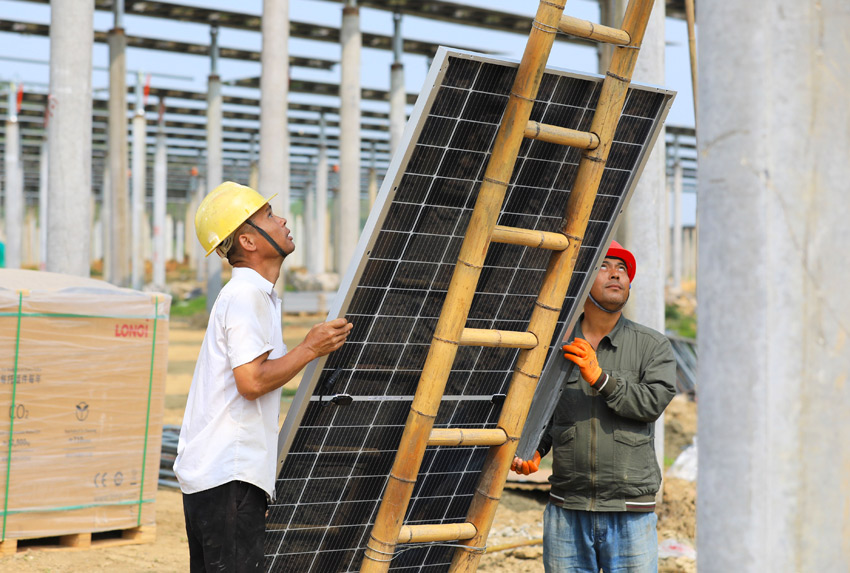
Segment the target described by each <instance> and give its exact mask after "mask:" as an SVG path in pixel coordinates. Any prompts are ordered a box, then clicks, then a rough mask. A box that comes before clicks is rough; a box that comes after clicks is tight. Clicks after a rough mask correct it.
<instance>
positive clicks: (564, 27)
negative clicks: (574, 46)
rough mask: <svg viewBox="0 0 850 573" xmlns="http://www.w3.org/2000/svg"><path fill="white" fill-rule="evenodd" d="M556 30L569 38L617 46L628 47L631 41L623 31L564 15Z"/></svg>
mask: <svg viewBox="0 0 850 573" xmlns="http://www.w3.org/2000/svg"><path fill="white" fill-rule="evenodd" d="M558 29H559V30H561V32H563V33H565V34H569V35H570V36H577V37H579V38H587V39H588V40H593V41H595V42H605V43H606V44H616V45H618V46H625V45H628V44H629V43H631V41H632V38H631V37H630V36H629V33H628V32H626V31H625V30H620V29H619V28H611V27H610V26H603V25H602V24H594V23H593V22H588V21H587V20H581V19H580V18H573V17H572V16H567V15H566V14H565V15H563V16H561V21H560V23H559V24H558Z"/></svg>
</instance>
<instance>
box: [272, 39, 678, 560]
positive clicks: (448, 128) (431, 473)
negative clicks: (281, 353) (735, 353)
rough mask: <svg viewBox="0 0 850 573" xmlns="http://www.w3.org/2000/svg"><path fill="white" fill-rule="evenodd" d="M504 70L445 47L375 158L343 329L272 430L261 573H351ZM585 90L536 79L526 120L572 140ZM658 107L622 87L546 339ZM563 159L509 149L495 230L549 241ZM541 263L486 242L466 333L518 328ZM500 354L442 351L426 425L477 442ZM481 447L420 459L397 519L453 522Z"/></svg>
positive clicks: (563, 191) (532, 252)
mask: <svg viewBox="0 0 850 573" xmlns="http://www.w3.org/2000/svg"><path fill="white" fill-rule="evenodd" d="M517 65H518V64H517V63H515V62H507V61H504V60H499V59H495V58H492V57H488V56H482V55H480V54H473V53H469V52H461V51H453V50H452V51H450V50H446V49H441V50H440V52H438V54H437V56H436V57H435V60H434V63H433V65H432V67H431V71H430V73H429V76H428V78H427V80H426V88H425V89H424V90H423V94H422V95H421V96H420V98H419V100H418V101H417V104H416V107H415V109H414V112H413V114H412V116H411V119H410V122H409V124H408V127H407V130H406V132H405V140H406V145H405V146H404V147H402V148H401V149H403V150H404V152H403V153H397V154H396V155H395V156H394V158H393V161H392V163H391V165H390V168H389V171H388V173H387V176H386V178H385V179H384V184H383V186H382V188H381V191H380V194H379V196H378V199H377V201H376V203H375V206H374V208H373V210H372V212H371V214H370V216H369V220H368V221H367V224H366V228H365V230H364V232H363V234H362V236H361V238H360V242H359V244H358V247H357V252H356V253H355V262H354V263H352V265H351V266H350V267H349V269H348V272H347V274H346V276H345V277H344V279H343V282H342V287H341V288H340V291H339V295H338V296H337V298H336V299H335V302H334V308H332V309H331V312H330V313H329V314H330V316H346V317H347V318H348V319H349V320H350V321H351V322H352V323H353V324H354V329H353V330H352V332H351V334H350V336H349V338H348V341H347V342H346V344H345V345H344V346H343V347H342V348H341V349H340V350H339V351H337V352H335V353H333V354H332V355H330V356H328V357H326V358H325V359H322V360H320V361H317V362H316V363H313V364H311V365H310V366H309V367H308V369H307V370H306V371H305V374H304V377H303V379H302V383H301V385H300V386H299V389H298V392H297V394H296V396H295V398H294V401H293V404H292V406H291V408H290V410H289V412H288V414H287V416H286V419H285V421H284V425H283V428H282V430H281V434H280V442H279V447H280V451H281V458H280V459H281V463H280V467H279V473H278V479H277V483H276V500H275V501H274V503H272V505H271V507H270V511H269V515H268V518H267V523H266V538H265V548H266V549H265V550H266V569H267V570H268V571H303V572H326V571H357V570H359V568H360V563H361V561H362V558H363V552H364V549H365V547H366V544H367V542H368V540H369V532H370V529H371V525H372V523H373V522H374V519H375V515H376V513H377V510H378V507H379V505H380V500H381V495H382V491H383V489H384V487H385V485H386V482H387V479H388V474H389V472H390V469H391V467H392V464H393V460H394V457H395V453H396V450H397V449H398V444H399V440H400V438H401V435H402V432H403V429H404V425H405V421H406V418H407V414H408V411H409V409H410V404H411V402H412V400H413V395H414V393H415V391H416V387H417V384H418V382H419V375H420V372H421V369H422V366H423V364H424V362H425V358H426V355H427V353H428V349H429V343H430V341H431V337H432V335H433V333H434V328H435V326H436V323H437V319H438V317H439V315H440V310H441V308H442V305H443V302H444V300H445V296H446V291H447V289H448V285H449V281H450V279H451V276H452V272H453V268H454V265H455V263H456V261H457V256H458V253H459V250H460V246H461V242H462V241H463V237H464V233H465V231H466V227H467V224H468V222H469V218H470V214H471V212H472V208H473V206H474V202H475V197H476V193H477V190H478V188H479V186H480V184H481V179H482V176H483V173H484V170H485V167H486V165H487V160H488V158H489V152H490V149H491V146H492V143H493V139H494V136H495V134H496V131H497V129H498V126H499V122H500V119H501V116H502V114H503V112H504V109H505V105H506V103H507V100H508V94H509V92H510V89H511V86H512V84H513V80H514V76H515V74H516V69H517ZM601 84H602V78H601V77H600V76H587V75H580V74H577V73H573V72H567V71H560V70H553V69H549V70H547V72H546V74H545V75H544V77H543V80H542V83H541V87H540V90H539V93H538V96H537V99H536V103H535V104H534V108H533V111H532V115H531V119H532V120H535V121H540V122H543V123H547V124H553V125H557V126H563V127H569V128H572V129H578V130H583V131H587V130H588V129H589V126H590V123H591V120H592V117H593V110H594V107H595V104H596V100H597V98H598V96H599V90H600V87H601ZM429 88H430V89H429ZM672 98H673V94H672V93H671V92H669V91H666V90H662V89H659V88H653V87H647V86H639V85H635V84H633V85H632V87H631V88H630V92H629V95H628V98H627V100H626V103H625V108H624V115H623V117H622V118H621V120H620V123H619V125H618V129H617V132H616V136H615V142H614V144H613V147H612V149H611V153H610V156H609V158H608V162H607V165H606V168H605V172H604V175H603V177H602V181H601V184H600V189H599V194H598V196H597V198H596V202H595V203H594V207H593V211H592V214H591V217H590V223H589V225H588V227H587V232H586V234H585V238H584V243H583V246H582V248H581V250H580V253H579V257H578V259H577V261H576V265H575V271H574V273H573V277H572V280H571V283H570V287H569V291H568V294H567V301H566V303H565V305H564V308H563V310H562V312H561V314H560V317H559V323H558V328H556V333H555V336H554V338H553V340H555V341H556V340H559V339H560V337H561V336H563V332H564V330H565V329H566V328H568V327H569V326H570V323H571V321H574V320H575V316H576V315H577V311H578V310H579V308H580V306H581V305H580V304H577V301H583V299H584V293H586V291H587V289H589V286H590V283H591V282H592V281H591V280H590V279H591V278H592V271H593V269H594V265H595V264H596V262H597V260H598V259H599V255H600V249H601V248H602V246H604V245H605V244H607V240H608V238H609V237H610V234H611V232H612V231H613V227H614V223H615V220H616V216H617V214H618V213H619V212H620V211H621V209H622V208H623V207H624V205H625V202H626V201H627V199H628V196H629V194H630V192H631V190H632V188H633V186H634V184H635V182H636V180H637V177H638V174H639V172H640V170H641V168H642V166H643V163H644V162H645V160H646V156H647V154H648V150H649V149H650V148H651V145H652V143H653V142H654V140H655V138H656V137H657V135H658V132H659V130H660V126H661V124H662V122H663V119H664V117H665V116H666V113H667V111H668V109H669V106H670V104H671V103H672ZM579 158H580V152H579V150H577V149H572V148H568V147H564V146H559V145H555V144H550V143H546V142H542V141H532V140H526V141H524V143H523V144H522V147H521V149H520V153H519V158H518V160H517V164H516V168H515V170H514V173H513V176H512V178H511V182H510V185H509V187H508V190H507V194H506V199H505V202H504V205H503V207H502V211H501V214H500V217H499V221H498V224H499V225H506V226H512V227H524V228H529V229H538V230H543V231H551V232H557V231H558V230H559V229H560V228H561V223H562V220H563V217H564V213H565V207H566V204H567V198H568V197H569V194H570V189H571V187H572V184H573V180H574V178H575V174H576V170H577V167H578V163H579ZM549 255H550V253H549V252H548V251H545V250H540V249H531V248H526V247H522V246H516V245H507V244H495V243H494V244H492V245H491V247H490V250H489V252H488V255H487V259H486V261H485V268H484V269H483V271H482V273H481V278H480V281H479V283H478V286H477V290H476V295H475V297H474V299H473V303H472V307H471V310H470V312H469V318H468V321H467V327H470V328H482V329H500V330H514V331H525V330H526V327H527V324H528V320H529V318H530V316H531V312H532V307H533V305H534V301H535V299H536V295H537V293H538V290H539V288H540V285H541V283H542V280H543V276H544V273H545V269H546V265H547V262H548V259H549ZM518 352H519V350H517V349H510V348H481V347H468V346H467V347H460V348H459V350H458V353H457V357H456V359H455V362H454V364H453V366H452V370H451V373H450V375H449V378H448V383H447V386H446V393H445V394H446V395H445V396H444V398H443V401H442V403H441V406H440V409H439V412H438V414H437V418H436V420H435V424H434V427H435V428H447V427H452V428H464V427H469V428H482V427H485V428H493V427H495V424H496V421H497V420H498V416H499V412H500V409H501V406H502V404H503V402H504V397H505V394H506V393H507V384H508V381H509V379H510V376H511V373H512V370H513V367H514V362H515V360H516V357H517V354H518ZM550 354H553V353H551V352H550ZM487 450H488V448H486V447H474V446H473V447H428V448H427V450H426V453H425V457H424V460H423V463H422V465H421V468H420V474H419V477H418V480H417V484H416V487H415V489H414V491H413V496H412V498H411V500H410V504H409V506H408V509H407V513H406V515H405V519H404V522H405V523H406V524H419V523H454V522H463V521H465V520H466V513H467V509H468V507H469V503H470V500H471V499H472V495H473V491H474V487H475V484H476V482H477V480H478V474H479V472H480V469H481V467H482V464H483V462H484V458H485V456H486V454H487ZM453 550H454V548H453V547H452V546H451V544H418V545H416V546H406V545H399V546H398V548H397V552H396V554H395V555H394V556H393V559H392V562H391V566H390V570H391V571H411V572H412V571H429V572H436V571H445V570H447V568H448V566H449V564H450V562H451V558H452V553H453Z"/></svg>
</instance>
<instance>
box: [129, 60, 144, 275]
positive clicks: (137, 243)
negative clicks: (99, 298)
mask: <svg viewBox="0 0 850 573" xmlns="http://www.w3.org/2000/svg"><path fill="white" fill-rule="evenodd" d="M143 82H144V76H143V75H142V73H141V72H139V73H138V75H137V76H136V113H135V115H134V116H133V149H132V167H131V174H132V182H133V188H132V206H133V208H132V224H131V227H132V235H133V243H132V254H133V262H132V265H131V277H132V280H131V285H132V287H133V288H134V289H136V290H140V289H141V288H142V287H143V286H144V283H145V254H144V253H145V231H144V226H145V195H146V194H147V182H146V175H147V174H146V169H147V156H148V153H147V120H146V119H145V104H144V96H143V94H142V89H143Z"/></svg>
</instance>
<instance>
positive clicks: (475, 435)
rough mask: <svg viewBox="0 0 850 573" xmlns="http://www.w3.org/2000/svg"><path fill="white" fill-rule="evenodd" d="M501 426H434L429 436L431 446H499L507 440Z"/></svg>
mask: <svg viewBox="0 0 850 573" xmlns="http://www.w3.org/2000/svg"><path fill="white" fill-rule="evenodd" d="M507 439H508V435H507V434H505V431H504V430H503V429H501V428H494V429H490V430H488V429H484V428H463V429H453V428H434V429H433V430H431V437H430V438H428V445H429V446H498V445H501V444H504V443H505V441H507Z"/></svg>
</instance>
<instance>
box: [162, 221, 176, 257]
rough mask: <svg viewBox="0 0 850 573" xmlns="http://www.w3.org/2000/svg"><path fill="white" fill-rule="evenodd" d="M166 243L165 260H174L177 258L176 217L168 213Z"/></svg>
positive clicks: (165, 233) (165, 231) (165, 232)
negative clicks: (175, 244) (175, 239)
mask: <svg viewBox="0 0 850 573" xmlns="http://www.w3.org/2000/svg"><path fill="white" fill-rule="evenodd" d="M163 234H164V235H165V237H164V241H163V242H164V243H165V256H164V257H163V258H164V259H165V262H166V263H167V262H168V261H173V260H174V259H175V256H174V218H173V217H172V216H171V215H169V214H167V213H166V215H165V230H164V233H163Z"/></svg>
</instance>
